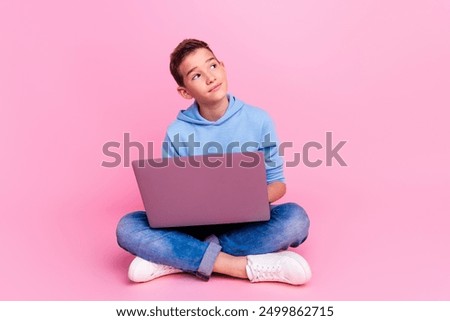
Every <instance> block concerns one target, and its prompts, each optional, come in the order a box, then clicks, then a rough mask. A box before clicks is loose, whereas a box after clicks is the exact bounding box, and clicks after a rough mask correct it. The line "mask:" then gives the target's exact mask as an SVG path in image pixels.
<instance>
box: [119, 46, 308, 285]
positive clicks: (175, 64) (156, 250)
mask: <svg viewBox="0 0 450 321" xmlns="http://www.w3.org/2000/svg"><path fill="white" fill-rule="evenodd" d="M170 71H171V73H172V76H173V77H174V78H175V81H176V82H177V84H178V89H177V90H178V93H179V94H180V95H181V96H182V97H183V98H186V99H194V103H193V104H192V105H191V106H190V107H189V108H188V109H187V110H182V111H180V113H179V114H178V117H177V120H175V121H174V122H173V123H172V124H171V125H170V126H169V128H168V130H167V133H166V137H165V144H164V148H163V155H164V156H165V157H177V156H188V152H190V153H193V154H198V153H200V151H201V150H202V148H204V147H205V145H207V144H208V143H209V144H210V145H212V144H211V142H214V146H213V147H214V148H213V151H211V152H217V148H218V145H219V147H221V148H222V150H223V151H228V148H229V147H230V146H233V145H232V144H234V146H236V144H238V146H239V147H242V146H243V144H245V143H248V142H253V144H247V145H246V146H247V148H246V151H258V150H259V151H263V152H264V155H265V158H266V174H267V175H266V177H267V191H268V201H269V203H272V202H275V201H277V200H278V199H280V198H281V197H282V196H283V195H284V194H285V192H286V185H285V183H284V177H283V162H282V160H281V157H280V156H279V154H278V147H277V143H276V136H275V131H274V125H273V123H272V121H271V119H270V117H269V116H268V114H267V113H266V112H264V111H263V110H261V109H259V108H256V107H252V106H250V105H247V104H245V103H244V102H242V101H240V100H239V99H237V98H236V97H234V96H233V95H231V94H228V83H227V76H226V72H225V66H224V64H223V62H221V61H219V60H217V58H216V56H215V55H214V53H213V52H212V50H211V49H210V48H209V46H208V44H206V43H205V42H203V41H200V40H196V39H186V40H184V41H182V42H181V43H180V44H179V45H178V46H177V47H176V48H175V50H174V51H173V53H172V54H171V59H170ZM189 137H190V139H189ZM192 137H193V138H194V141H195V142H196V144H197V145H196V146H195V148H194V150H192V148H189V149H187V148H186V146H183V144H180V142H188V141H192ZM272 141H273V142H272ZM197 142H199V143H197ZM198 145H200V146H198ZM208 146H209V145H208ZM252 148H253V149H252ZM218 183H219V182H218ZM270 208H271V218H270V220H269V221H267V222H253V223H242V224H229V225H219V226H202V227H186V228H170V229H153V228H151V227H150V226H149V225H148V221H147V217H146V213H145V212H143V211H138V212H133V213H130V214H127V215H125V216H124V217H123V218H122V219H121V220H120V222H119V224H118V227H117V241H118V244H119V245H120V246H121V247H122V248H124V249H125V250H127V251H128V252H130V253H132V254H134V255H136V258H135V259H134V260H133V261H132V262H131V264H130V267H129V271H128V276H129V278H130V280H132V281H135V282H146V281H150V280H153V279H155V278H157V277H160V276H163V275H168V274H172V273H179V272H188V273H192V274H194V275H196V276H198V277H199V278H201V279H204V280H208V279H209V277H210V276H211V274H212V272H216V273H221V274H226V275H229V276H233V277H237V278H243V279H249V280H250V281H251V282H262V281H276V282H284V283H289V284H294V285H299V284H304V283H306V282H307V281H308V280H309V279H310V278H311V270H310V268H309V265H308V263H307V262H306V260H305V259H304V258H303V257H301V256H300V255H298V254H297V253H295V252H291V251H286V249H287V248H288V247H289V246H292V247H297V246H299V245H300V244H301V243H303V242H304V241H305V239H306V237H307V235H308V229H309V219H308V216H307V215H306V213H305V211H304V210H303V209H302V208H301V207H300V206H299V205H297V204H295V203H285V204H279V205H272V204H271V205H270ZM180 215H182V213H180Z"/></svg>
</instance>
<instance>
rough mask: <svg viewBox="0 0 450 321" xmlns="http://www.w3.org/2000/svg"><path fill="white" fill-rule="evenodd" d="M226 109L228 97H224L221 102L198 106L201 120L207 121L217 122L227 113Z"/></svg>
mask: <svg viewBox="0 0 450 321" xmlns="http://www.w3.org/2000/svg"><path fill="white" fill-rule="evenodd" d="M227 108H228V96H225V97H224V98H223V99H222V100H220V101H218V102H217V103H215V104H211V105H205V104H202V105H200V104H198V111H199V112H200V115H202V117H203V118H205V119H206V120H209V121H217V120H219V119H220V118H221V117H222V116H223V115H224V114H225V112H226V111H227Z"/></svg>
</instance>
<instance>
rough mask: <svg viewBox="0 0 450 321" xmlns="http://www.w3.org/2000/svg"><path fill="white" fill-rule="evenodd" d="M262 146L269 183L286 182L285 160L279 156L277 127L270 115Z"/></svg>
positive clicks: (265, 120)
mask: <svg viewBox="0 0 450 321" xmlns="http://www.w3.org/2000/svg"><path fill="white" fill-rule="evenodd" d="M261 134H262V137H261V138H262V140H261V141H262V144H261V147H260V151H262V152H263V153H264V158H265V163H266V174H267V183H268V184H269V183H273V182H275V181H280V182H283V183H284V182H285V178H284V174H283V164H284V162H283V158H282V157H281V156H280V154H279V149H278V147H279V142H278V138H277V135H276V132H275V125H274V123H273V121H272V119H271V118H270V116H269V115H267V117H265V119H264V123H263V126H262V132H261Z"/></svg>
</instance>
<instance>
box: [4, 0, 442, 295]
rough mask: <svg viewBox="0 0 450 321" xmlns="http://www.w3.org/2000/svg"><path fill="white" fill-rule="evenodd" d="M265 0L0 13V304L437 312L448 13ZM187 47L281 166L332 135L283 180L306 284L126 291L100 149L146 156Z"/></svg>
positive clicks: (130, 182) (45, 6) (127, 196)
mask: <svg viewBox="0 0 450 321" xmlns="http://www.w3.org/2000/svg"><path fill="white" fill-rule="evenodd" d="M280 3H281V2H280ZM280 3H279V2H270V4H265V5H264V6H262V5H260V1H226V2H223V3H221V4H215V5H214V6H213V8H211V7H210V6H211V4H210V2H209V1H192V2H189V3H188V2H186V1H174V2H170V4H168V3H166V2H161V1H130V2H123V1H77V2H76V3H75V2H73V3H68V2H67V3H66V2H61V1H52V0H45V1H39V2H35V1H20V2H13V1H7V2H2V3H1V4H0V39H2V43H1V44H0V47H1V48H0V70H1V72H0V106H1V116H0V122H1V124H0V137H2V147H1V149H2V154H1V157H0V177H1V181H2V183H1V185H0V197H1V208H2V210H1V221H0V250H1V252H0V253H1V261H2V264H1V265H0V266H1V267H0V271H1V273H0V284H1V286H0V299H1V300H450V290H449V289H450V272H449V271H450V250H449V245H450V233H449V231H450V215H449V214H450V205H449V204H450V203H449V199H450V193H449V191H450V170H449V164H450V149H449V143H448V139H449V137H450V131H449V129H448V128H449V127H448V120H449V119H450V114H449V106H450V95H449V90H448V89H449V84H450V76H449V75H450V63H449V59H448V57H450V44H449V41H448V39H450V24H449V21H450V6H449V5H448V2H446V1H430V2H425V1H395V2H389V3H388V2H380V1H375V0H373V1H371V0H366V1H360V0H358V1H356V0H355V1H345V2H337V1H320V2H316V1H314V2H311V1H285V2H284V1H283V2H282V3H283V4H282V5H281V4H280ZM255 8H258V9H257V11H256V13H257V14H255ZM212 9H214V10H216V11H218V12H221V13H222V14H218V15H212V13H211V12H215V11H214V10H213V11H211V10H212ZM199 17H200V18H199ZM188 18H189V19H191V18H192V20H189V21H187V19H188ZM243 20H245V21H246V24H239V23H237V22H239V21H243ZM230 22H233V23H230ZM224 26H227V27H226V28H225V27H224ZM188 36H189V37H191V36H192V37H198V38H202V39H205V40H207V41H208V42H210V44H211V45H212V47H213V48H214V49H215V50H216V51H217V53H219V54H220V55H221V57H223V60H224V61H225V66H226V68H227V72H228V77H229V82H230V90H231V92H233V93H234V94H236V95H237V96H238V97H239V98H241V99H243V100H245V101H248V102H250V103H252V104H254V105H257V106H261V107H263V108H265V109H266V110H267V111H268V112H269V113H270V114H271V115H272V117H273V118H274V120H275V123H276V125H277V130H278V133H279V136H280V139H281V140H282V141H290V142H293V144H294V147H293V148H292V149H291V150H289V151H288V154H287V155H286V159H287V160H289V159H292V156H293V153H294V152H300V153H301V152H302V146H303V145H304V144H305V143H307V142H309V141H316V142H319V143H321V144H323V145H324V144H325V135H326V134H325V133H326V132H333V145H336V144H337V143H338V142H339V141H341V140H342V141H347V143H346V144H345V145H344V147H343V148H342V150H341V153H340V154H341V156H342V157H343V158H344V160H345V161H346V163H347V164H348V166H346V167H342V166H339V165H338V164H337V163H336V162H334V163H333V166H330V167H327V166H324V164H323V165H322V166H319V167H317V168H309V167H306V166H305V165H304V164H299V165H298V166H296V167H289V168H286V172H285V174H286V177H287V184H288V194H287V195H286V196H285V198H284V201H295V202H298V203H300V204H301V205H302V206H303V207H304V208H305V209H306V210H307V212H308V213H309V215H310V218H311V222H312V225H311V233H310V237H309V239H308V240H307V241H306V242H305V243H304V244H303V245H302V246H300V247H299V248H297V249H295V251H298V252H299V253H300V254H302V255H303V256H304V257H305V258H306V259H307V260H308V261H309V263H310V265H311V267H312V270H313V278H312V280H311V282H310V283H308V284H307V285H305V286H300V287H294V286H288V285H284V284H274V283H266V284H250V283H249V282H247V281H245V280H237V279H231V278H228V277H223V276H214V277H212V279H211V280H210V281H209V282H203V281H200V280H197V279H195V278H194V277H192V276H190V275H174V276H167V277H164V278H161V279H158V280H155V281H153V282H150V283H146V284H131V283H130V282H129V281H128V280H127V276H126V274H127V267H128V264H129V263H130V262H131V260H132V256H131V255H129V254H128V253H125V252H124V251H123V250H121V249H120V248H119V247H118V246H117V244H116V240H115V227H116V224H117V221H118V220H119V218H120V217H121V216H122V215H123V214H125V213H127V212H129V211H133V210H137V209H142V204H141V201H140V198H139V194H138V190H137V186H136V182H135V180H134V176H133V173H132V170H131V168H129V167H125V166H124V164H123V163H122V164H121V165H120V166H119V167H116V168H105V167H102V166H101V164H102V161H105V160H110V159H108V158H107V157H106V156H105V155H104V154H103V152H102V147H103V145H104V144H105V143H107V142H109V141H117V142H123V135H124V133H130V134H131V138H132V140H133V141H140V142H143V143H145V142H148V141H151V142H155V145H158V144H159V143H160V141H161V139H162V138H163V135H164V131H165V128H166V126H167V124H169V122H170V121H172V120H173V118H174V117H175V115H176V113H177V111H178V110H179V109H181V108H185V107H186V104H187V103H189V102H187V101H184V100H182V99H181V98H180V97H178V96H177V93H176V91H175V85H174V82H173V80H172V79H170V75H169V72H168V67H167V62H168V55H169V53H170V51H171V50H172V49H173V47H174V46H175V45H176V44H177V43H178V42H179V41H180V40H181V39H183V38H185V37H188ZM274 39H275V40H276V41H275V40H274ZM269 40H270V41H269ZM255 53H256V54H255ZM324 150H325V149H322V150H320V151H317V152H314V153H311V154H310V157H311V158H312V159H313V160H314V159H319V158H322V159H323V157H324V153H323V152H324ZM120 154H121V155H122V156H123V151H122V150H120ZM132 158H136V153H135V154H134V155H132Z"/></svg>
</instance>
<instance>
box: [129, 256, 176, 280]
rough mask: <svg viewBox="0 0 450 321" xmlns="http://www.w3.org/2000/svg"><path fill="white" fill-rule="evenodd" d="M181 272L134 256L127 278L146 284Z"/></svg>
mask: <svg viewBox="0 0 450 321" xmlns="http://www.w3.org/2000/svg"><path fill="white" fill-rule="evenodd" d="M181 272H183V271H182V270H179V269H176V268H174V267H172V266H169V265H162V264H156V263H153V262H150V261H146V260H144V259H141V258H140V257H138V256H136V257H135V258H134V260H133V261H132V262H131V264H130V267H129V269H128V278H129V279H130V280H131V281H133V282H147V281H151V280H153V279H156V278H159V277H161V276H164V275H168V274H174V273H181Z"/></svg>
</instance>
